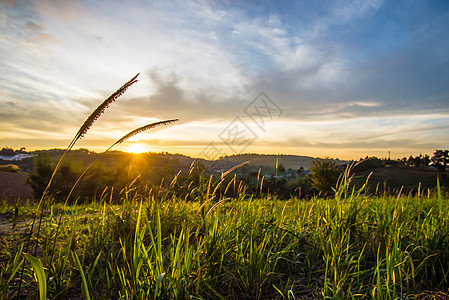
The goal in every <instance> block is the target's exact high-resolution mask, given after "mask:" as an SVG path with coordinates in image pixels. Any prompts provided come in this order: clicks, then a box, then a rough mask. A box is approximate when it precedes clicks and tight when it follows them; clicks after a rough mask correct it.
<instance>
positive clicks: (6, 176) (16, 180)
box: [0, 171, 34, 205]
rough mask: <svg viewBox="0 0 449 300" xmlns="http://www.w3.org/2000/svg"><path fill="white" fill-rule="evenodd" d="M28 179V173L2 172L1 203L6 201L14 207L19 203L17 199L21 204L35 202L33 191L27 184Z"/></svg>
mask: <svg viewBox="0 0 449 300" xmlns="http://www.w3.org/2000/svg"><path fill="white" fill-rule="evenodd" d="M27 179H28V173H24V172H17V173H16V172H3V171H0V201H2V200H3V199H6V201H7V202H8V204H12V205H14V204H16V203H17V199H20V203H25V202H26V201H27V200H29V201H33V200H34V195H33V190H32V189H31V187H30V186H29V185H28V184H27V183H26V181H27Z"/></svg>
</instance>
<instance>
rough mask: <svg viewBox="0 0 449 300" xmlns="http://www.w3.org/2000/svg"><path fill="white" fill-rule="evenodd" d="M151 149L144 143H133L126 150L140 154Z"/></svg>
mask: <svg viewBox="0 0 449 300" xmlns="http://www.w3.org/2000/svg"><path fill="white" fill-rule="evenodd" d="M148 151H149V149H147V147H146V146H145V145H144V144H132V145H130V146H129V147H128V148H127V149H126V152H129V153H133V154H139V153H144V152H148Z"/></svg>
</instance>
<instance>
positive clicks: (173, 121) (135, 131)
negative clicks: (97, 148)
mask: <svg viewBox="0 0 449 300" xmlns="http://www.w3.org/2000/svg"><path fill="white" fill-rule="evenodd" d="M177 121H179V119H173V120H167V121H160V122H156V123H152V124H148V125H145V126H142V127H139V128H137V129H134V130H133V131H131V132H129V133H127V134H125V135H124V136H123V137H122V138H121V139H119V140H118V141H117V142H115V143H114V144H112V146H111V147H110V148H112V147H113V146H115V145H117V144H121V143H123V142H124V141H126V140H127V139H129V138H131V137H133V136H135V135H136V134H139V133H141V132H143V131H146V130H149V129H152V128H155V127H159V126H163V125H169V124H172V123H175V122H177ZM106 151H107V150H106Z"/></svg>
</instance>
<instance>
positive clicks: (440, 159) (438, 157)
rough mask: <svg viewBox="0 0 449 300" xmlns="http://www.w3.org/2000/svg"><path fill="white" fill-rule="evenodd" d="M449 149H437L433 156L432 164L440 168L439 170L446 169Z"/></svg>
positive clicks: (448, 160) (448, 161)
mask: <svg viewBox="0 0 449 300" xmlns="http://www.w3.org/2000/svg"><path fill="white" fill-rule="evenodd" d="M448 152H449V151H448V150H435V152H434V153H433V156H432V158H431V161H432V164H433V165H434V166H435V167H436V168H437V169H438V171H439V172H444V171H446V166H447V165H448V163H449V153H448Z"/></svg>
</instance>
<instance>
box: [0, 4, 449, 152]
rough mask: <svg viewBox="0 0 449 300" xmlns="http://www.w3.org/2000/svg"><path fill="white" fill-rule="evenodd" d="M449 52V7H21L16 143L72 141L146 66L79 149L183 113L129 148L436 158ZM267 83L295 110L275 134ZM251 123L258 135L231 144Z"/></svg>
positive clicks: (4, 37) (5, 58)
mask: <svg viewBox="0 0 449 300" xmlns="http://www.w3.org/2000/svg"><path fill="white" fill-rule="evenodd" d="M448 53H449V2H448V1H388V2H387V1H257V2H256V1H253V2H250V1H129V2H128V1H60V0H59V1H56V0H39V1H38V0H36V1H32V0H28V1H8V0H6V1H2V2H0V146H2V147H3V146H9V147H15V148H18V147H22V146H24V147H27V148H28V149H42V148H54V147H59V148H64V147H65V146H66V145H67V144H68V142H69V140H70V139H71V137H72V136H73V135H74V134H75V133H76V131H77V130H78V127H79V126H80V125H81V124H82V123H83V121H84V120H85V119H86V118H87V116H88V115H89V114H90V112H91V111H92V110H93V109H95V108H96V106H98V104H100V103H101V102H102V100H103V99H104V98H106V97H107V96H108V95H109V94H110V93H112V92H113V91H115V90H116V89H117V88H118V87H119V86H120V85H121V84H122V83H124V82H125V81H127V80H128V79H130V78H131V77H132V76H134V75H135V74H136V73H138V72H140V73H141V75H140V76H139V79H140V81H139V82H138V83H137V84H136V85H135V86H133V87H132V88H131V89H130V90H129V91H128V92H127V93H126V94H125V95H124V96H123V97H121V98H120V99H119V100H118V101H117V102H116V103H114V104H113V105H111V107H110V108H109V109H108V110H107V111H106V112H105V114H104V115H103V116H102V117H101V118H100V119H99V120H98V121H97V123H95V124H94V126H93V127H92V128H91V130H90V131H89V132H88V134H87V135H86V136H85V138H84V139H83V140H82V141H80V143H79V144H78V147H88V148H91V149H93V150H95V151H102V150H104V149H106V148H107V147H108V146H109V145H110V144H112V143H113V142H114V141H115V140H117V139H118V138H120V137H121V136H122V135H124V134H126V133H127V132H128V131H130V130H132V129H134V128H136V127H138V126H142V125H145V124H147V123H149V122H153V121H156V120H162V119H172V118H179V119H181V122H180V123H179V124H178V125H175V126H171V127H167V128H163V129H159V130H156V131H154V132H151V133H147V134H143V135H141V136H139V137H138V138H136V139H134V140H132V141H129V142H128V143H126V144H123V145H122V146H121V147H119V148H118V149H120V150H127V149H128V148H127V147H130V146H131V145H141V146H142V147H144V149H146V150H147V151H168V152H177V153H184V154H188V155H191V156H203V157H204V156H205V153H207V151H204V150H205V149H207V147H208V145H209V146H210V145H211V143H212V145H213V146H214V147H215V148H216V149H219V150H220V153H222V154H235V153H236V152H237V153H238V152H241V151H243V152H258V153H285V154H298V155H310V156H326V155H327V156H332V157H340V158H345V159H348V158H354V159H357V158H360V157H364V156H366V155H376V156H381V157H385V156H388V152H389V151H391V155H392V157H402V156H405V155H407V156H408V155H410V154H413V155H417V154H419V153H428V154H431V153H432V152H433V151H434V150H435V149H441V148H445V149H447V148H448V137H449V84H448V83H449V55H448ZM260 92H264V93H265V94H266V95H267V96H268V97H269V99H271V101H272V103H274V104H275V105H276V107H277V108H279V111H277V112H276V114H273V115H271V116H270V117H267V118H265V121H266V122H265V123H264V126H263V127H261V126H258V124H257V120H254V119H252V118H251V115H247V114H246V113H245V108H247V107H248V106H251V105H252V104H254V103H256V104H257V103H258V102H252V101H253V100H255V99H256V97H257V96H258V95H259V94H260ZM259 100H260V99H259ZM256 101H258V100H257V99H256ZM236 118H238V120H239V122H241V124H240V125H239V126H240V129H242V130H246V134H247V136H246V138H247V140H245V139H242V140H240V141H241V142H240V144H239V145H238V146H239V147H229V146H230V144H229V140H226V139H224V138H223V137H224V136H229V132H225V131H227V130H228V131H229V130H230V129H232V128H234V127H232V126H234V125H235V124H237V123H235V122H234V121H235V120H236ZM232 124H234V125H232ZM231 125H232V126H231ZM259 125H260V124H259ZM235 126H237V125H235ZM242 126H243V127H242ZM236 128H237V127H235V128H234V129H236ZM237 131H239V130H238V129H237ZM240 132H241V131H240ZM248 134H249V135H248ZM245 141H247V142H245ZM231 146H232V145H231Z"/></svg>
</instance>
